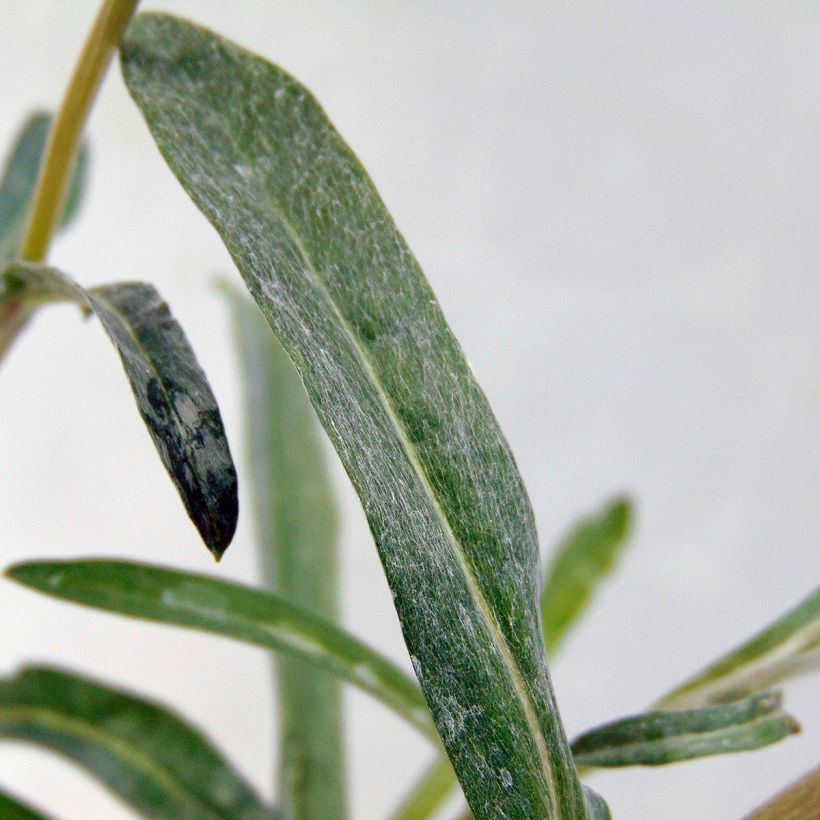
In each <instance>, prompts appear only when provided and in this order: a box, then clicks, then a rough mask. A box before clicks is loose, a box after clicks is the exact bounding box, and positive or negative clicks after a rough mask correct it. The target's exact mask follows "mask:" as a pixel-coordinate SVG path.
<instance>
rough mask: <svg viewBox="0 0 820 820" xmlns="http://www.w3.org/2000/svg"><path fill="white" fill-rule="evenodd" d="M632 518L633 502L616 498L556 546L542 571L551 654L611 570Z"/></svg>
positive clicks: (546, 634) (544, 616)
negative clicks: (554, 551)
mask: <svg viewBox="0 0 820 820" xmlns="http://www.w3.org/2000/svg"><path fill="white" fill-rule="evenodd" d="M631 520H632V505H631V504H630V502H629V501H628V500H627V499H625V498H618V499H616V500H615V501H613V502H611V503H610V504H608V505H607V506H606V508H605V509H604V510H602V511H601V512H600V513H599V514H598V515H596V516H593V517H590V518H587V519H584V520H583V521H581V522H580V523H579V524H578V525H577V526H576V527H575V529H573V531H572V532H571V533H570V534H569V536H568V537H567V539H566V540H565V541H564V543H563V544H561V545H560V547H559V548H558V550H557V552H556V554H555V557H554V558H553V559H552V561H551V562H550V564H549V566H548V567H547V570H546V571H545V573H544V585H543V587H542V591H541V620H542V622H543V625H544V643H545V645H546V647H547V655H548V656H549V657H550V658H552V657H553V656H554V655H555V652H556V650H557V649H558V647H559V645H560V644H561V642H562V641H563V639H564V638H565V636H566V634H567V632H568V631H569V629H570V627H572V625H573V624H574V623H575V622H576V620H577V619H578V617H579V616H580V615H581V613H582V612H583V610H584V607H585V606H586V605H587V603H588V602H589V600H590V598H591V597H592V595H593V593H594V592H595V589H596V588H597V586H598V585H599V584H600V583H601V581H603V580H604V579H605V578H606V576H607V575H608V574H609V572H611V570H612V568H613V566H614V565H615V561H616V559H617V558H618V555H619V552H620V550H621V548H622V547H623V546H624V544H625V543H626V539H627V535H628V534H629V527H630V522H631Z"/></svg>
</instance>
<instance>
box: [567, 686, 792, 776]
mask: <svg viewBox="0 0 820 820" xmlns="http://www.w3.org/2000/svg"><path fill="white" fill-rule="evenodd" d="M781 705H782V702H781V697H780V693H779V692H763V693H761V694H758V695H753V696H752V697H750V698H746V699H744V700H741V701H738V702H736V703H726V704H719V705H716V706H703V707H701V708H700V709H681V710H673V711H662V712H647V713H646V714H643V715H635V716H633V717H628V718H622V719H620V720H616V721H613V722H612V723H607V724H606V725H604V726H598V727H596V728H595V729H592V730H591V731H589V732H586V733H584V734H583V735H581V736H580V737H579V738H577V739H576V740H575V741H573V744H572V751H573V754H574V755H575V761H576V762H577V764H578V765H579V766H660V765H663V764H665V763H676V762H677V761H679V760H690V759H691V758H694V757H704V756H706V755H719V754H727V753H729V752H744V751H748V750H750V749H758V748H760V747H761V746H768V745H769V744H770V743H776V742H777V741H778V740H782V739H783V738H784V737H787V736H788V735H790V734H794V733H795V732H797V731H799V729H800V727H799V726H798V725H797V723H796V722H795V721H794V719H793V718H791V717H789V716H788V715H786V714H784V713H783V712H782V711H781Z"/></svg>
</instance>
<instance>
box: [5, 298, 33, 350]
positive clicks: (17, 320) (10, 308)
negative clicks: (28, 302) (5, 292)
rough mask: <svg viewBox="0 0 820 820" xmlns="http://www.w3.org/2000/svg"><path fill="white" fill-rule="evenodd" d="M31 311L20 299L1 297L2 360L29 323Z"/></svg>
mask: <svg viewBox="0 0 820 820" xmlns="http://www.w3.org/2000/svg"><path fill="white" fill-rule="evenodd" d="M29 316H30V311H29V310H28V309H27V308H26V306H25V305H24V304H23V303H22V302H21V301H20V300H19V299H13V298H6V299H0V360H2V358H3V355H4V354H5V352H6V351H7V350H8V349H9V347H11V344H12V342H13V341H14V340H15V339H16V338H17V334H18V333H19V332H20V331H21V330H22V329H23V328H24V327H25V325H26V324H27V323H28V320H29Z"/></svg>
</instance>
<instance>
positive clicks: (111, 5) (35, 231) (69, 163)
mask: <svg viewBox="0 0 820 820" xmlns="http://www.w3.org/2000/svg"><path fill="white" fill-rule="evenodd" d="M138 2H139V0H105V2H104V3H103V5H102V7H101V8H100V11H99V14H98V15H97V19H96V20H95V21H94V27H93V28H92V29H91V31H90V32H89V35H88V38H87V40H86V42H85V46H84V47H83V50H82V53H81V54H80V59H79V61H78V62H77V65H76V67H75V68H74V73H73V74H72V76H71V80H70V81H69V84H68V88H67V89H66V93H65V96H64V97H63V102H62V104H61V106H60V110H59V112H58V114H57V117H56V119H55V121H54V125H53V127H52V129H51V133H50V134H49V138H48V145H47V146H46V154H45V159H44V160H43V166H42V168H41V170H40V177H39V179H38V180H37V188H36V189H35V192H34V202H33V205H32V208H31V213H30V216H29V221H28V225H27V227H26V233H25V237H24V239H23V245H22V247H21V249H20V256H21V257H22V258H23V259H28V260H30V261H32V262H41V261H43V260H44V259H45V258H46V256H47V255H48V249H49V245H50V244H51V238H52V236H53V235H54V231H55V229H56V227H57V223H58V221H59V217H60V212H61V210H62V206H63V200H64V198H65V194H66V190H67V188H68V181H69V178H70V176H71V169H72V167H73V165H74V161H75V159H76V156H77V152H78V150H79V147H80V140H81V138H82V133H83V127H84V126H85V122H86V120H87V119H88V114H89V112H90V110H91V106H92V104H93V102H94V98H95V97H96V95H97V90H98V89H99V87H100V83H101V82H102V78H103V76H104V75H105V71H106V69H107V68H108V64H109V63H110V62H111V58H112V57H113V55H114V52H115V50H116V49H117V46H118V45H119V42H120V39H121V38H122V35H123V32H124V31H125V27H126V26H127V25H128V21H129V20H130V19H131V17H132V15H133V14H134V9H135V8H136V7H137V3H138Z"/></svg>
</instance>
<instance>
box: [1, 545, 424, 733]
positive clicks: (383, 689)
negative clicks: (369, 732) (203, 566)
mask: <svg viewBox="0 0 820 820" xmlns="http://www.w3.org/2000/svg"><path fill="white" fill-rule="evenodd" d="M6 574H7V575H8V577H10V578H12V579H14V580H15V581H19V582H20V583H21V584H25V585H26V586H29V587H32V588H33V589H37V590H40V591H41V592H44V593H46V594H47V595H52V596H53V597H55V598H61V599H64V600H68V601H75V602H76V603H80V604H85V605H86V606H92V607H96V608H98V609H105V610H108V611H110V612H119V613H121V614H123V615H131V616H132V617H135V618H145V619H147V620H150V621H160V622H161V623H168V624H174V625H175V626H188V627H192V628H194V629H201V630H204V631H206V632H213V633H215V634H217V635H225V636H228V637H231V638H237V639H238V640H241V641H247V642H248V643H253V644H257V645H258V646H264V647H267V648H269V649H273V650H276V651H279V652H287V653H290V654H292V655H294V656H298V657H299V658H301V659H304V660H305V661H308V662H310V663H311V664H313V666H314V668H319V669H322V670H324V671H326V672H328V673H330V674H333V675H336V676H337V677H340V678H343V679H344V680H347V681H349V682H350V683H352V684H354V685H355V686H358V687H359V688H360V689H363V690H364V691H365V692H368V693H370V694H371V695H373V696H375V697H376V698H378V699H379V700H381V701H382V702H383V703H385V704H387V705H388V706H390V707H391V708H392V709H393V710H394V711H396V712H397V713H398V714H400V715H402V716H403V717H404V718H405V719H406V720H407V721H408V722H409V723H411V724H412V725H413V726H415V727H416V728H418V729H419V730H420V731H421V732H423V733H425V734H427V735H429V736H431V737H433V738H435V731H434V730H433V729H432V727H431V725H430V719H429V715H428V713H427V710H426V708H425V706H424V698H423V697H422V695H421V692H420V691H419V689H418V687H417V686H416V684H415V683H414V682H413V680H412V679H411V678H409V677H408V676H407V675H405V674H404V672H402V671H401V670H400V669H398V668H397V667H396V666H395V665H394V664H393V663H391V662H390V661H388V660H386V659H384V658H382V657H381V656H380V655H379V654H377V653H376V652H374V651H373V650H372V649H369V648H368V647H367V646H365V645H364V644H363V643H361V642H360V641H358V640H357V639H356V638H354V637H352V636H351V635H348V634H347V633H346V632H344V631H342V630H341V629H339V628H338V627H335V626H333V624H330V623H328V622H327V621H324V620H322V619H321V618H318V617H317V616H315V615H312V614H311V613H309V612H306V611H304V610H302V609H300V608H299V607H296V606H294V605H293V604H291V603H289V602H288V601H285V600H283V599H282V598H279V597H278V596H276V595H273V594H271V593H269V592H263V591H262V590H258V589H252V588H250V587H245V586H242V585H241V584H233V583H229V582H227V581H221V580H219V579H217V578H209V577H208V576H206V575H193V574H191V573H186V572H177V571H175V570H169V569H161V568H160V567H152V566H149V565H148V564H132V563H128V562H125V561H73V562H72V561H50V562H31V563H26V564H18V565H17V566H14V567H12V568H11V569H9V570H7V573H6Z"/></svg>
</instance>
